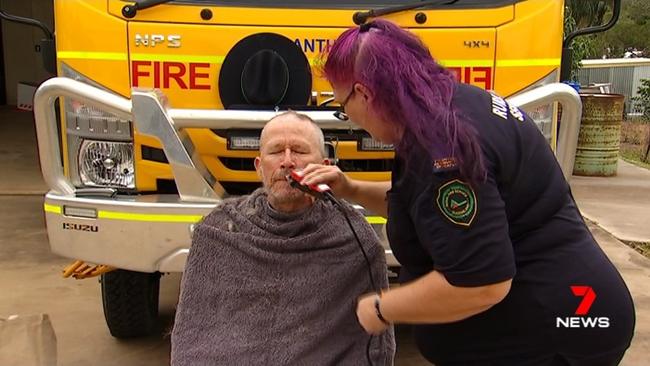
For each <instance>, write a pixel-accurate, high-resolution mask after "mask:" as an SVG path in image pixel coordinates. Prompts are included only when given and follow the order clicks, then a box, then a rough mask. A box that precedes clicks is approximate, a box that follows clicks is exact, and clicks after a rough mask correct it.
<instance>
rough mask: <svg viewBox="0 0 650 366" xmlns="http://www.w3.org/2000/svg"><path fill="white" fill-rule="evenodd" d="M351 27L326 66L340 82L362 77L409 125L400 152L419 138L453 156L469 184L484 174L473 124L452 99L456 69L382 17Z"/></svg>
mask: <svg viewBox="0 0 650 366" xmlns="http://www.w3.org/2000/svg"><path fill="white" fill-rule="evenodd" d="M363 27H368V28H365V29H364V30H361V28H360V27H354V28H351V29H348V30H346V31H345V32H343V34H341V35H340V36H339V37H338V39H337V40H336V41H335V42H334V44H333V45H332V47H331V48H330V50H329V53H328V54H327V60H326V61H325V64H324V66H323V68H322V71H323V74H324V75H325V78H327V80H328V81H329V82H330V83H331V84H335V85H341V86H348V85H349V86H350V87H351V86H352V85H351V84H352V83H353V82H359V83H361V84H363V85H365V86H366V87H368V88H369V89H370V91H371V92H372V93H373V95H374V102H373V108H375V110H376V111H377V112H378V113H379V114H380V115H383V116H385V119H386V120H387V121H391V122H393V123H395V124H397V125H398V127H399V128H400V129H402V130H403V131H404V133H403V135H402V139H401V140H400V142H399V143H398V144H396V151H397V155H398V157H404V156H406V155H407V154H408V152H409V150H410V149H411V147H412V146H414V144H416V143H417V144H419V145H420V146H422V147H423V148H424V150H426V151H428V152H429V154H430V155H431V158H432V159H440V158H446V157H453V158H454V159H455V160H456V163H457V164H458V167H459V169H460V174H461V176H462V177H463V178H464V179H465V180H467V181H468V182H469V183H470V184H478V183H479V182H482V181H484V180H485V167H484V164H483V157H482V154H481V147H480V145H479V142H478V136H477V132H476V130H475V129H474V127H473V126H471V125H470V124H469V123H467V122H466V121H463V119H462V118H461V113H460V112H459V111H458V110H456V108H454V106H452V104H451V101H452V97H453V95H454V90H455V88H456V84H457V81H456V78H455V77H454V75H453V74H452V73H451V72H450V71H448V70H446V69H445V68H443V67H442V66H440V65H439V64H438V63H436V61H435V60H434V59H433V58H432V57H431V53H430V52H429V49H428V48H427V47H426V45H424V43H422V41H420V39H419V38H418V37H417V36H415V35H414V34H412V33H410V32H408V31H406V30H404V29H402V28H400V27H399V26H397V25H395V24H393V23H391V22H389V21H387V20H383V19H375V20H373V21H371V22H370V23H368V24H366V25H363Z"/></svg>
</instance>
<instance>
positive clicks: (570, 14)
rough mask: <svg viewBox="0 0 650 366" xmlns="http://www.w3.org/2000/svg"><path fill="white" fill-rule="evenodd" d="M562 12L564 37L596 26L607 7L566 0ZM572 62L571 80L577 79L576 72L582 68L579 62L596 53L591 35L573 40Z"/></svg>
mask: <svg viewBox="0 0 650 366" xmlns="http://www.w3.org/2000/svg"><path fill="white" fill-rule="evenodd" d="M564 4H565V10H564V36H565V37H566V36H567V35H568V34H569V33H571V32H573V31H575V30H577V29H582V28H586V27H589V26H593V25H598V24H600V23H598V19H600V22H602V18H603V16H604V14H605V13H606V10H607V7H606V6H605V4H604V2H603V1H593V2H590V1H585V0H566V1H565V3H564ZM570 47H571V48H573V60H572V62H571V76H570V77H569V78H570V79H571V80H577V79H578V70H579V69H580V67H581V66H582V65H581V64H580V61H581V60H583V59H585V58H588V56H590V55H592V54H594V53H596V50H595V49H596V43H595V41H594V37H593V36H591V35H587V36H580V37H576V38H574V40H573V42H572V44H571V45H570Z"/></svg>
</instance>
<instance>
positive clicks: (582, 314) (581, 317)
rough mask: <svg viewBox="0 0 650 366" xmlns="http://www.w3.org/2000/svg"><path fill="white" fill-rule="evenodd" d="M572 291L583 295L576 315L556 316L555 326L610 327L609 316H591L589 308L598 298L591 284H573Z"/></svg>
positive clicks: (576, 294) (577, 294)
mask: <svg viewBox="0 0 650 366" xmlns="http://www.w3.org/2000/svg"><path fill="white" fill-rule="evenodd" d="M571 291H572V292H573V294H574V295H575V296H582V301H580V304H579V305H578V308H577V309H576V311H575V315H578V316H567V317H564V318H561V317H557V318H555V327H557V328H609V318H607V317H589V316H586V315H588V314H589V309H591V305H592V304H593V303H594V300H596V292H594V289H592V288H591V286H571Z"/></svg>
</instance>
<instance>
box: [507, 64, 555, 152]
mask: <svg viewBox="0 0 650 366" xmlns="http://www.w3.org/2000/svg"><path fill="white" fill-rule="evenodd" d="M559 75H560V74H559V72H558V70H557V69H556V70H553V71H552V72H550V73H549V74H548V75H546V76H545V77H543V78H542V79H540V80H538V81H537V82H535V83H534V84H533V85H531V86H529V87H527V88H525V89H523V90H521V91H519V92H517V93H515V94H514V95H517V94H521V93H524V92H527V91H529V90H532V89H535V88H538V87H540V86H544V85H548V84H552V83H557V82H558V80H559ZM514 95H513V96H514ZM526 114H528V116H529V117H530V118H531V119H532V120H533V121H535V124H536V125H537V128H539V130H540V131H542V134H543V135H544V137H545V138H546V140H547V141H548V143H549V144H550V145H551V146H552V147H553V149H554V150H555V134H556V131H554V130H553V121H554V119H556V118H557V106H556V103H549V104H545V105H541V106H539V107H537V108H535V109H533V110H526Z"/></svg>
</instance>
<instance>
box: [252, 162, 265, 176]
mask: <svg viewBox="0 0 650 366" xmlns="http://www.w3.org/2000/svg"><path fill="white" fill-rule="evenodd" d="M261 163H262V160H261V159H260V157H259V156H256V157H255V160H254V161H253V164H254V165H255V171H256V172H257V176H258V178H260V179H262V180H264V177H263V176H262V168H260V164H261Z"/></svg>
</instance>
